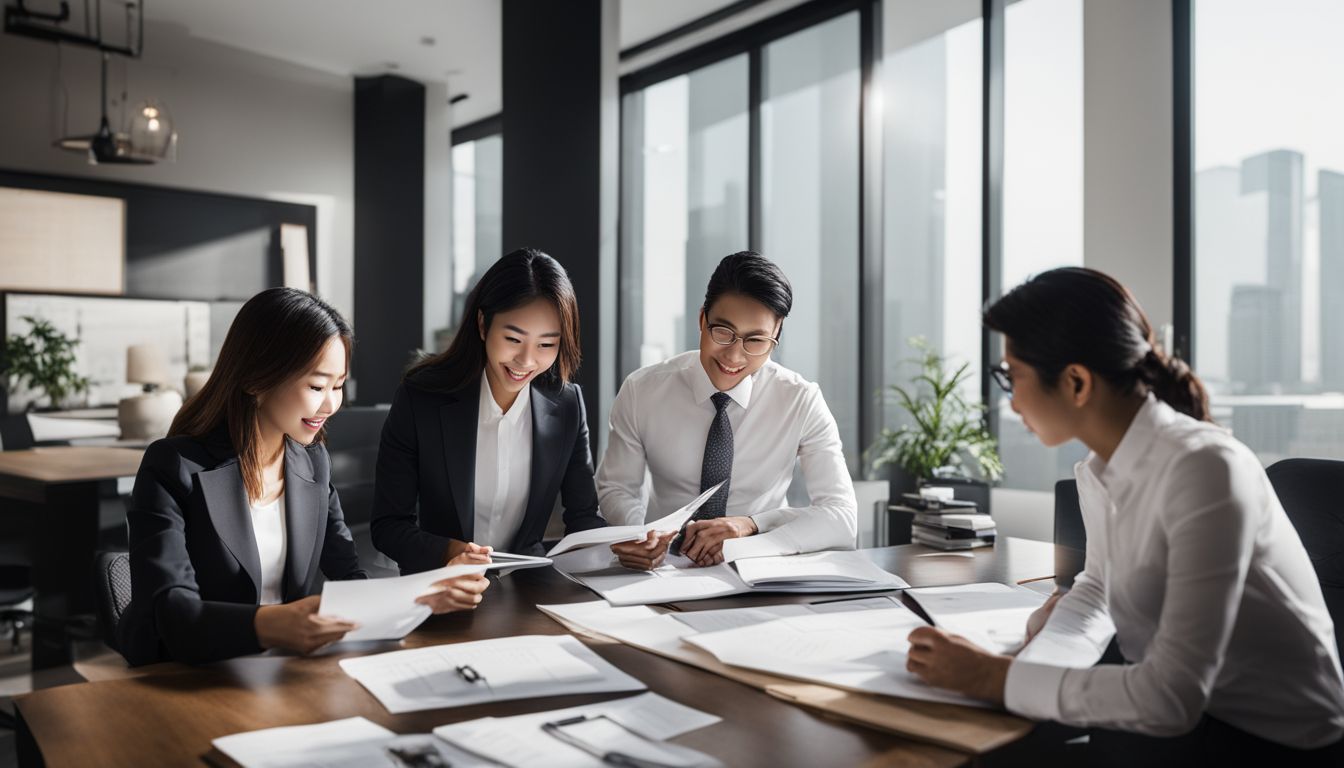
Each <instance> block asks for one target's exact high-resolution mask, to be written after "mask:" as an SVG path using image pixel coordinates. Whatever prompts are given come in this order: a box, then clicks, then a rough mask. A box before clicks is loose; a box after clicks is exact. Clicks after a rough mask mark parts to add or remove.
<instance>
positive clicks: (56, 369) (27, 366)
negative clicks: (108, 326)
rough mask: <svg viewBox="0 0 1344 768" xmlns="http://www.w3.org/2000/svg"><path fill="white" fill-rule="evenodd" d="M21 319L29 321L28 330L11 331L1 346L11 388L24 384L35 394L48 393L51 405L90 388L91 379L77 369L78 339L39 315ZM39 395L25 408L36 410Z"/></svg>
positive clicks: (2, 368) (2, 364)
mask: <svg viewBox="0 0 1344 768" xmlns="http://www.w3.org/2000/svg"><path fill="white" fill-rule="evenodd" d="M20 319H21V320H23V321H24V322H26V323H28V324H29V326H30V328H29V330H28V333H27V334H26V335H22V336H20V335H18V334H15V335H11V336H10V337H9V339H8V340H6V341H5V343H4V345H3V346H0V372H3V374H4V381H5V385H6V387H7V388H8V390H9V391H10V392H13V391H15V388H16V387H25V388H27V389H28V390H31V391H32V392H33V393H34V394H45V395H46V397H47V400H48V403H49V407H50V408H52V409H55V408H59V407H61V406H62V405H65V404H66V401H67V400H69V399H70V398H71V397H72V396H74V395H76V394H79V393H82V392H88V391H89V380H88V379H86V378H85V377H83V376H80V375H79V374H78V373H76V372H75V351H74V350H75V347H77V346H79V339H72V338H70V337H69V336H66V335H65V334H64V333H61V332H60V331H59V330H57V329H56V327H55V326H53V325H52V324H51V323H50V322H48V321H46V320H43V319H42V318H40V317H28V316H24V317H22V318H20ZM40 399H41V398H40V396H39V397H37V398H34V399H33V400H31V401H29V403H28V406H27V408H26V409H25V410H28V411H33V410H37V403H38V400H40Z"/></svg>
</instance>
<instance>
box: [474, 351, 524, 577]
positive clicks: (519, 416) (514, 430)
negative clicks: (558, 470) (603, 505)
mask: <svg viewBox="0 0 1344 768" xmlns="http://www.w3.org/2000/svg"><path fill="white" fill-rule="evenodd" d="M480 398H481V399H480V408H479V410H478V411H477V420H476V493H475V502H476V508H475V510H474V512H473V515H474V520H475V523H474V525H475V530H474V531H472V535H471V539H472V541H473V542H475V543H477V544H482V545H489V546H491V547H494V548H495V549H496V550H498V551H501V552H507V551H508V550H509V547H511V546H513V539H514V537H516V536H517V535H518V529H520V528H522V527H523V517H524V516H525V515H526V514H527V499H528V496H529V494H530V492H531V484H532V385H531V384H528V385H527V386H526V387H523V389H522V391H520V392H519V393H518V397H517V399H515V400H514V401H513V405H511V406H509V412H508V413H505V412H504V410H503V409H502V408H500V407H499V403H497V402H495V396H494V395H493V394H491V392H490V382H489V380H488V378H487V377H486V375H485V374H481V394H480Z"/></svg>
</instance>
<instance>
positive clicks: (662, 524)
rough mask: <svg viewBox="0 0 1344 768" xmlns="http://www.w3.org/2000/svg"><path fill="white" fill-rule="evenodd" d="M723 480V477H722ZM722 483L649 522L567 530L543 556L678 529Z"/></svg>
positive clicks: (635, 539)
mask: <svg viewBox="0 0 1344 768" xmlns="http://www.w3.org/2000/svg"><path fill="white" fill-rule="evenodd" d="M724 482H727V481H724ZM722 485H723V483H719V484H718V485H716V486H714V487H713V488H710V489H708V490H706V491H705V492H704V493H702V494H700V495H699V496H696V497H695V498H694V499H692V500H691V502H690V503H689V504H687V505H686V506H684V507H682V508H681V509H678V510H677V511H676V512H673V513H672V514H670V515H666V516H664V517H660V518H658V519H657V520H654V521H653V522H649V523H645V524H644V525H609V526H607V527H605V528H590V529H588V530H586V531H578V532H576V533H571V534H569V535H568V536H566V537H564V538H563V539H561V540H560V542H559V543H558V544H556V545H555V546H554V547H551V551H550V552H547V553H546V556H547V557H551V558H554V557H555V556H556V555H559V554H563V553H565V552H568V551H570V550H572V549H580V548H582V547H592V546H596V545H598V544H607V545H610V544H619V543H621V542H623V541H639V540H640V539H643V538H644V537H645V536H646V535H648V533H649V532H650V531H657V532H658V533H671V532H672V531H679V530H681V526H683V525H685V524H686V521H687V520H689V519H690V518H691V515H693V514H695V511H696V510H697V509H699V508H700V507H701V506H702V505H704V503H705V502H706V501H708V500H709V497H710V496H713V495H714V492H715V491H717V490H719V488H720V487H721V486H722Z"/></svg>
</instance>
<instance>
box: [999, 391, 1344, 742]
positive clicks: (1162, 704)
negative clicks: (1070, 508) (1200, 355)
mask: <svg viewBox="0 0 1344 768" xmlns="http://www.w3.org/2000/svg"><path fill="white" fill-rule="evenodd" d="M1074 471H1075V474H1076V475H1077V478H1078V493H1079V498H1080V501H1081V504H1082V511H1083V524H1084V526H1085V527H1086V529H1087V562H1086V566H1085V568H1084V571H1083V573H1082V574H1081V575H1080V576H1079V577H1078V579H1077V581H1076V582H1075V584H1074V587H1073V589H1072V590H1070V591H1069V592H1068V594H1066V595H1065V596H1064V597H1062V598H1061V599H1060V600H1059V602H1058V603H1057V604H1056V605H1055V609H1054V612H1053V613H1052V614H1051V616H1050V618H1049V620H1048V621H1047V622H1046V625H1045V627H1044V628H1043V629H1042V630H1041V632H1040V634H1039V635H1037V636H1036V637H1035V638H1034V639H1033V640H1032V642H1031V643H1030V644H1028V645H1027V647H1026V648H1024V649H1023V650H1022V651H1021V652H1020V653H1019V654H1018V655H1017V658H1016V659H1014V660H1013V662H1012V665H1011V666H1010V667H1009V670H1008V680H1007V686H1006V689H1005V691H1004V695H1005V700H1006V702H1005V703H1006V705H1007V707H1008V709H1009V710H1011V711H1012V712H1016V713H1018V714H1021V715H1025V716H1028V717H1033V718H1037V719H1042V720H1056V721H1059V722H1062V723H1065V724H1067V725H1074V726H1084V727H1085V726H1098V727H1103V728H1110V729H1117V730H1127V731H1134V732H1138V733H1143V734H1148V735H1152V736H1174V735H1178V734H1182V733H1186V732H1188V731H1189V730H1190V729H1191V728H1193V727H1194V726H1195V724H1196V723H1197V722H1198V720H1199V718H1200V717H1201V715H1203V714H1204V713H1205V712H1207V713H1208V714H1209V715H1211V716H1213V717H1216V718H1218V719H1220V720H1222V721H1224V722H1227V723H1229V724H1231V725H1233V726H1235V727H1237V728H1240V729H1242V730H1244V731H1247V732H1249V733H1252V734H1254V735H1256V736H1260V737H1262V738H1265V739H1269V740H1270V741H1274V742H1278V743H1280V744H1286V745H1288V746H1292V747H1297V748H1302V749H1308V748H1314V747H1321V746H1325V745H1327V744H1331V743H1333V742H1335V741H1338V740H1339V739H1340V737H1341V736H1342V735H1344V677H1342V676H1341V670H1340V661H1339V652H1338V649H1337V648H1336V645H1335V636H1334V629H1333V625H1332V623H1331V620H1330V615H1329V613H1327V612H1326V607H1325V601H1324V598H1323V597H1322V595H1321V588H1320V583H1319V582H1318V581H1317V577H1316V573H1315V571H1314V569H1313V568H1312V565H1311V561H1310V560H1309V559H1308V556H1307V552H1306V550H1305V549H1304V548H1303V546H1302V541H1301V539H1299V538H1298V535H1297V532H1296V530H1294V528H1293V526H1292V523H1291V522H1290V521H1289V519H1288V516H1287V515H1286V514H1285V513H1284V511H1283V508H1282V507H1281V506H1280V505H1279V500H1278V497H1277V496H1276V495H1275V494H1274V489H1273V487H1272V486H1271V485H1270V483H1269V479H1268V478H1267V477H1266V476H1265V472H1264V470H1263V469H1262V468H1261V466H1260V462H1259V461H1258V460H1257V459H1256V457H1255V454H1253V453H1252V452H1251V451H1250V450H1249V449H1248V448H1247V447H1246V446H1244V445H1242V444H1241V443H1240V442H1238V441H1237V440H1235V439H1233V437H1232V436H1231V435H1230V434H1228V433H1227V432H1226V431H1224V430H1223V429H1221V428H1220V427H1217V426H1215V425H1213V424H1210V423H1208V422H1201V421H1196V420H1195V419H1192V418H1189V417H1187V416H1185V415H1184V414H1181V413H1179V412H1178V411H1176V410H1174V409H1173V408H1171V407H1170V406H1168V405H1167V404H1165V403H1163V402H1161V401H1159V400H1157V399H1156V398H1154V397H1153V396H1152V395H1149V396H1148V401H1147V403H1146V404H1144V405H1143V406H1142V408H1141V409H1140V410H1139V412H1138V415H1137V416H1135V418H1134V421H1133V423H1132V424H1130V426H1129V429H1128V430H1127V431H1126V432H1125V435H1124V437H1123V439H1121V441H1120V444H1119V446H1117V448H1116V450H1115V453H1114V454H1112V456H1111V460H1110V462H1109V463H1107V462H1105V461H1103V460H1102V459H1101V458H1100V457H1099V456H1097V455H1096V454H1089V455H1088V457H1087V458H1086V459H1084V460H1083V461H1081V462H1079V463H1078V464H1077V466H1076V467H1075V470H1074ZM1112 622H1114V624H1113V626H1114V632H1115V634H1116V636H1117V638H1118V640H1119V645H1120V650H1121V652H1122V653H1123V654H1124V656H1125V658H1126V659H1127V660H1128V661H1130V662H1131V663H1129V664H1124V665H1112V664H1104V665H1101V666H1096V667H1093V666H1091V665H1093V664H1095V663H1096V661H1097V660H1098V659H1099V658H1100V657H1101V654H1102V653H1103V652H1104V650H1105V647H1106V645H1107V644H1108V642H1109V640H1110V637H1111V632H1112ZM1061 664H1063V665H1068V666H1067V667H1066V666H1059V665H1061ZM1068 667H1081V668H1068Z"/></svg>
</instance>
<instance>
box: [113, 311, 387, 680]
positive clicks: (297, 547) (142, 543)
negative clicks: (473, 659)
mask: <svg viewBox="0 0 1344 768" xmlns="http://www.w3.org/2000/svg"><path fill="white" fill-rule="evenodd" d="M352 341H353V339H352V336H351V333H350V326H349V325H347V324H346V322H345V320H343V319H342V318H341V316H340V315H339V314H338V313H337V312H336V310H334V309H332V308H331V307H330V306H328V305H327V304H326V303H324V302H323V301H321V300H320V299H318V298H316V297H314V296H312V295H311V294H308V293H305V292H303V291H300V290H295V289H293V288H272V289H270V290H266V291H262V292H261V293H259V294H257V295H256V296H253V297H252V298H251V299H249V300H248V301H247V303H246V304H244V305H243V307H242V309H240V310H239V311H238V315H237V317H235V318H234V321H233V324H232V325H231V326H230V327H229V333H228V335H227V336H226V337H225V339H224V345H223V346H222V347H221V348H220V351H219V359H218V360H217V361H216V362H215V368H214V371H212V372H211V374H210V379H209V381H207V382H206V384H205V386H204V388H203V389H201V391H200V392H198V393H197V394H196V395H195V396H193V397H192V398H191V399H190V400H188V401H187V402H186V404H185V405H184V406H183V407H182V410H181V411H179V412H178V414H177V416H176V418H174V419H173V423H172V426H171V427H170V428H169V430H168V437H166V438H165V439H162V440H158V441H155V442H154V443H152V444H151V445H150V446H149V448H148V450H146V451H145V457H144V459H143V461H142V462H141V464H140V472H139V474H137V475H136V478H135V488H134V489H133V490H132V492H131V503H130V506H129V509H128V512H127V515H126V522H127V527H128V529H129V535H130V567H131V602H130V604H129V605H128V606H127V608H126V611H125V613H123V614H122V617H121V620H120V621H119V622H118V624H117V646H118V650H119V651H120V652H121V653H122V655H123V656H125V657H126V660H127V661H129V662H130V663H131V664H133V665H136V664H149V663H152V662H157V661H181V662H188V663H205V662H210V661H216V660H220V659H227V658H231V657H234V656H243V655H247V654H253V653H260V652H262V651H263V650H265V649H269V648H279V649H284V650H289V651H295V652H299V653H310V652H312V651H315V650H317V649H319V648H321V647H322V646H324V645H327V644H329V643H332V642H335V641H336V640H339V639H340V638H341V637H342V636H343V635H345V633H346V632H349V631H350V630H352V629H354V628H355V625H354V624H352V623H349V622H347V621H344V620H342V619H340V618H335V617H327V616H321V615H318V613H317V609H318V604H319V602H320V601H321V596H320V595H317V594H315V593H316V592H317V591H318V590H319V589H320V588H321V583H322V576H325V577H326V578H327V579H332V580H342V579H363V578H366V575H365V573H364V571H363V570H362V569H361V568H360V567H359V558H358V557H357V555H356V552H355V542H354V540H353V539H352V538H351V536H350V530H349V529H348V528H347V527H346V525H345V517H344V515H343V514H342V512H341V502H340V499H339V498H338V497H337V495H336V489H335V488H334V487H333V486H332V479H331V460H330V458H329V457H328V456H327V450H326V448H325V447H324V446H323V437H324V433H325V426H324V425H325V424H326V421H327V419H328V418H329V417H330V416H331V415H332V414H333V413H335V412H336V410H337V409H338V408H340V407H341V400H342V390H343V388H344V386H345V380H346V376H347V375H348V373H349V370H350V351H351V346H352Z"/></svg>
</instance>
